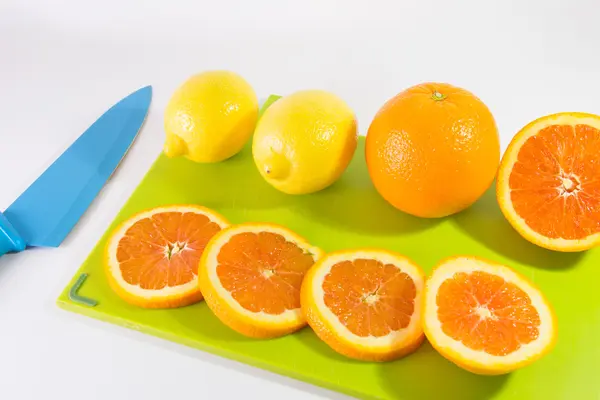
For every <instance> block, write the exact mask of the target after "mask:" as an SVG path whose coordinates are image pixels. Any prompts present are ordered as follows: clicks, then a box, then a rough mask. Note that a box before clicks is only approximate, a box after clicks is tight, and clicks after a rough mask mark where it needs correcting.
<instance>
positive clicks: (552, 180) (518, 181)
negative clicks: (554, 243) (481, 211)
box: [509, 125, 600, 240]
mask: <svg viewBox="0 0 600 400" xmlns="http://www.w3.org/2000/svg"><path fill="white" fill-rule="evenodd" d="M509 186H510V189H511V193H510V197H511V201H512V204H513V207H514V209H515V211H516V212H517V214H518V215H519V216H521V218H523V219H524V220H525V222H526V223H527V225H528V226H529V227H530V228H531V229H533V230H534V231H536V232H537V233H539V234H541V235H543V236H546V237H548V238H552V239H556V238H562V239H568V240H573V239H581V238H585V237H587V236H589V235H592V234H594V233H598V232H600V130H598V129H595V128H593V127H591V126H588V125H575V126H571V125H551V126H548V127H546V128H544V129H542V130H540V131H539V133H538V134H536V135H534V136H532V137H530V138H529V139H527V140H526V141H525V143H524V144H523V146H522V147H521V149H520V150H519V154H518V157H517V161H516V163H515V165H514V167H513V169H512V171H511V174H510V178H509Z"/></svg>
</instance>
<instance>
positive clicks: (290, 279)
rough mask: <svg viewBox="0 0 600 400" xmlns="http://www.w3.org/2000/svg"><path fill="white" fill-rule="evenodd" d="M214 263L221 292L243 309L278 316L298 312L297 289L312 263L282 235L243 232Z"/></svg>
mask: <svg viewBox="0 0 600 400" xmlns="http://www.w3.org/2000/svg"><path fill="white" fill-rule="evenodd" d="M217 262H218V265H217V275H218V277H219V280H220V281H221V284H222V285H223V288H225V290H227V291H228V292H229V293H231V295H232V296H233V298H234V299H235V300H236V301H237V302H238V303H239V304H240V305H241V306H242V307H244V308H245V309H246V310H249V311H252V312H261V311H262V312H265V313H267V314H274V315H277V314H281V313H283V312H284V311H286V310H294V309H297V308H300V286H301V285H302V280H303V278H304V274H305V273H306V271H308V269H309V268H310V267H311V266H312V265H313V264H314V262H315V260H314V258H313V256H312V255H311V254H307V253H305V252H304V250H303V249H302V248H300V247H298V245H296V244H295V243H292V242H289V241H287V240H286V239H285V238H284V237H283V236H282V235H279V234H276V233H272V232H260V233H252V232H245V233H239V234H237V235H234V236H232V237H231V238H230V239H229V241H228V242H227V243H226V244H224V245H223V247H222V248H221V250H220V252H219V255H218V256H217Z"/></svg>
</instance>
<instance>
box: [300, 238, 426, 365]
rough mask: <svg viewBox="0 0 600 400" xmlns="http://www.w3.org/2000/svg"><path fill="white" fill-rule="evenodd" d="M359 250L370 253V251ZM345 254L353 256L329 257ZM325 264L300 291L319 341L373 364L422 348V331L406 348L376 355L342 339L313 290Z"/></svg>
mask: <svg viewBox="0 0 600 400" xmlns="http://www.w3.org/2000/svg"><path fill="white" fill-rule="evenodd" d="M359 250H361V251H368V250H369V249H359ZM379 251H381V250H379ZM343 253H347V254H352V250H342V251H336V252H332V253H329V255H337V254H343ZM389 253H392V252H389ZM323 262H327V259H326V258H322V259H321V260H319V261H317V262H316V263H315V264H314V265H313V266H312V267H311V268H310V269H309V270H308V272H307V273H306V275H305V276H304V281H303V282H302V289H301V290H300V304H301V305H302V313H303V314H304V317H305V318H306V321H307V322H308V325H309V326H310V327H311V328H312V330H313V331H314V332H315V334H316V335H317V336H318V337H319V339H321V340H322V341H324V342H325V343H327V345H329V346H330V347H331V348H332V349H334V350H335V351H337V352H338V353H340V354H342V355H344V356H346V357H349V358H353V359H356V360H361V361H371V362H387V361H392V360H396V359H398V358H402V357H404V356H407V355H409V354H411V353H412V352H414V351H415V350H417V349H418V348H419V347H420V346H421V344H422V343H423V340H424V339H425V334H424V332H423V330H422V329H421V330H420V331H419V332H418V333H417V334H416V335H415V336H414V337H413V338H412V340H411V341H410V342H409V343H407V345H406V346H404V347H402V348H398V349H394V350H390V351H386V352H377V353H376V352H373V351H372V350H371V351H369V350H365V349H363V348H362V347H361V346H360V345H356V344H352V343H349V342H348V341H346V340H344V339H343V338H341V337H340V336H339V335H338V334H337V333H336V332H335V330H334V328H333V326H332V325H331V324H330V323H329V321H328V320H327V318H325V316H323V314H322V313H321V311H319V309H318V308H317V306H316V304H315V301H314V297H315V294H314V291H313V289H312V282H313V281H314V279H315V275H316V273H317V269H318V266H319V265H321V264H322V263H323ZM422 277H423V278H425V274H424V273H423V274H422Z"/></svg>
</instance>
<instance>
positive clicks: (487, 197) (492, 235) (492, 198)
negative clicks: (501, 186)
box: [453, 182, 585, 270]
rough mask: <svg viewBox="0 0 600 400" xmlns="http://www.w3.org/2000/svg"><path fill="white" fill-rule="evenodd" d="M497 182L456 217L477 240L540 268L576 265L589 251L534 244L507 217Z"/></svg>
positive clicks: (501, 253) (460, 224)
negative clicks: (561, 250)
mask: <svg viewBox="0 0 600 400" xmlns="http://www.w3.org/2000/svg"><path fill="white" fill-rule="evenodd" d="M495 191H496V184H495V182H494V183H493V184H492V186H491V187H490V189H488V191H487V192H485V194H484V195H483V196H482V197H481V198H480V199H479V200H478V201H477V202H476V203H475V204H473V205H472V206H471V207H470V208H468V209H467V210H465V211H463V212H462V213H459V214H457V215H455V216H454V217H453V222H454V223H456V225H457V226H458V227H459V228H460V229H461V230H462V231H464V232H465V233H466V234H467V235H469V236H470V237H471V238H473V239H474V240H476V241H478V242H480V243H482V244H483V245H485V246H486V247H487V248H489V249H491V250H493V251H495V252H496V253H498V254H500V255H502V256H505V257H508V258H510V259H512V260H514V261H516V262H518V263H521V264H525V265H531V266H533V267H537V268H544V269H547V270H552V269H568V268H572V267H574V266H575V265H576V264H577V263H578V262H579V261H580V260H581V258H582V257H583V256H584V254H585V252H579V253H561V252H558V251H551V250H547V249H544V248H542V247H539V246H537V245H535V244H533V243H530V242H529V241H527V240H526V239H525V238H523V237H522V236H521V235H520V234H519V233H518V232H517V231H516V230H515V229H514V228H513V227H512V226H511V225H510V224H509V223H508V221H507V220H506V218H504V215H503V214H502V211H501V210H500V207H499V206H498V203H497V201H496V193H495Z"/></svg>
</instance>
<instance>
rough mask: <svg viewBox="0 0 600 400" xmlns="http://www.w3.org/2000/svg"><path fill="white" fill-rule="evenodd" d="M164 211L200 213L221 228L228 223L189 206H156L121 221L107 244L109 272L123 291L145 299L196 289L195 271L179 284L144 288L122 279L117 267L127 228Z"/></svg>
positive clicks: (196, 277)
mask: <svg viewBox="0 0 600 400" xmlns="http://www.w3.org/2000/svg"><path fill="white" fill-rule="evenodd" d="M164 212H181V213H186V212H191V213H194V214H202V215H205V216H206V217H207V218H209V220H210V221H211V222H214V223H216V224H217V225H219V226H220V227H221V228H225V227H226V226H227V225H228V223H227V222H226V221H224V220H222V219H221V218H219V217H217V216H214V215H211V214H205V213H204V212H203V211H202V209H201V208H196V207H191V206H176V207H158V208H154V209H152V210H148V211H144V212H141V213H139V214H137V215H135V216H133V217H131V218H130V219H129V220H128V221H126V222H125V223H123V224H122V225H121V227H120V228H119V230H118V231H116V232H115V233H114V234H113V236H112V239H111V241H110V242H109V244H108V268H109V269H110V272H111V274H112V276H113V278H114V279H115V281H116V282H117V284H118V285H119V286H120V287H121V288H123V289H124V290H125V291H127V292H129V293H131V294H133V295H135V296H136V297H141V298H146V299H150V298H153V297H154V298H156V297H169V296H172V295H177V294H181V293H186V292H189V291H193V290H196V289H197V287H198V276H197V273H196V272H194V277H193V278H192V280H191V281H189V282H187V283H185V284H183V285H179V286H165V287H164V288H162V289H144V288H142V287H140V286H139V285H132V284H130V283H129V282H127V281H125V279H123V274H122V273H121V269H120V268H119V262H118V260H117V248H118V246H119V242H120V241H121V239H122V238H123V237H124V236H125V233H126V232H127V230H129V228H131V227H132V226H133V225H134V224H135V223H136V222H138V221H140V220H142V219H145V218H150V217H152V216H153V215H156V214H160V213H164ZM184 247H185V246H184ZM181 251H185V249H180V250H179V252H181ZM165 257H167V254H165Z"/></svg>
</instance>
